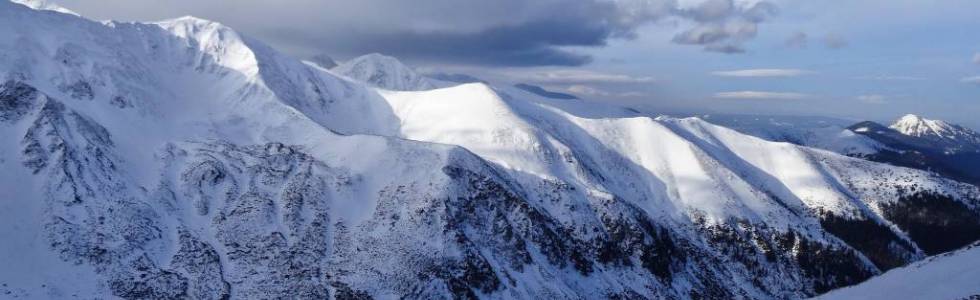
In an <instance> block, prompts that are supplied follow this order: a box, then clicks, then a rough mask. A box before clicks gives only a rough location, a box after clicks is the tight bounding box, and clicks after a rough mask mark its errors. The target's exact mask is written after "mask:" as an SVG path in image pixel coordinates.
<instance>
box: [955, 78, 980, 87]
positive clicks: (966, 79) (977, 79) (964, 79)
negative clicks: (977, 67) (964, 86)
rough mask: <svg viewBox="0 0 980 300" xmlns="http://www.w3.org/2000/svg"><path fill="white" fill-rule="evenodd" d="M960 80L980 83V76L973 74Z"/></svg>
mask: <svg viewBox="0 0 980 300" xmlns="http://www.w3.org/2000/svg"><path fill="white" fill-rule="evenodd" d="M960 82H963V83H969V84H976V85H980V76H973V77H967V78H963V79H960Z"/></svg>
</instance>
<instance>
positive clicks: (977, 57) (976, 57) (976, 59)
mask: <svg viewBox="0 0 980 300" xmlns="http://www.w3.org/2000/svg"><path fill="white" fill-rule="evenodd" d="M973 63H975V64H978V65H980V52H977V53H975V54H973Z"/></svg>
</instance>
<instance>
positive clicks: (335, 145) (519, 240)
mask: <svg viewBox="0 0 980 300" xmlns="http://www.w3.org/2000/svg"><path fill="white" fill-rule="evenodd" d="M381 71H383V73H387V74H390V72H387V70H381ZM369 78H370V77H369ZM0 79H2V82H3V83H2V84H0V145H2V146H0V170H2V171H0V191H2V192H3V193H4V194H3V198H2V199H4V200H2V201H3V202H0V205H2V208H3V209H4V211H3V212H2V215H0V217H4V218H0V228H2V229H0V239H2V240H3V241H5V243H4V244H2V245H0V254H3V255H2V256H0V259H4V260H5V261H3V262H2V264H3V265H5V266H14V267H13V268H6V269H2V270H0V287H2V288H3V289H4V290H0V292H4V293H5V295H13V296H11V297H17V298H63V297H72V296H71V295H79V297H82V298H124V299H145V298H153V299H185V298H193V299H215V298H218V299H220V298H232V299H252V298H278V297H288V298H327V297H333V298H341V299H350V298H367V297H374V298H394V297H398V298H412V299H440V298H501V299H502V298H525V299H535V298H699V297H703V298H754V299H773V298H800V297H806V296H812V295H816V294H818V293H821V292H824V291H828V290H830V289H833V288H836V287H840V286H844V285H850V284H854V283H857V282H859V281H862V280H864V279H867V278H869V277H871V276H874V275H876V274H879V273H880V272H881V271H883V270H886V269H890V268H894V267H897V266H901V265H904V264H906V263H909V262H912V261H915V260H918V259H921V258H922V257H924V256H925V255H926V254H932V253H934V252H936V251H946V250H949V249H952V248H955V247H959V246H962V245H964V244H966V243H968V242H970V241H972V240H976V238H977V236H976V235H977V233H980V230H976V229H977V228H980V223H978V222H977V220H978V219H980V218H978V210H977V206H978V200H977V199H978V196H977V194H978V191H977V189H976V188H974V187H972V186H969V185H964V184H960V183H957V182H954V181H950V180H946V179H943V178H939V177H936V176H935V175H934V174H930V173H926V172H920V171H914V170H910V169H903V168H895V167H890V166H887V165H881V164H875V163H871V162H867V161H862V160H857V159H852V158H847V157H842V156H839V155H835V154H833V153H829V152H824V151H819V150H813V149H809V148H803V147H797V146H794V145H790V144H783V143H772V142H766V141H763V140H760V139H757V138H753V137H748V136H745V135H742V134H739V133H737V132H735V131H732V130H728V129H725V128H722V127H718V126H714V125H710V124H707V123H705V122H703V121H701V120H698V119H670V118H663V119H651V118H639V117H625V116H627V115H629V114H624V113H623V110H621V109H618V108H612V107H606V106H597V105H594V104H589V103H586V102H582V101H577V100H560V101H558V100H549V99H545V98H540V97H537V96H535V95H534V94H530V93H527V92H524V91H521V90H519V89H516V88H512V87H505V88H499V89H497V88H492V87H489V86H487V85H484V84H467V85H459V86H455V87H450V88H444V89H436V90H431V91H423V92H392V91H387V90H378V89H376V88H374V87H371V85H370V84H365V83H359V82H354V81H351V80H350V79H346V78H341V77H338V76H335V75H333V73H331V72H329V71H326V70H323V69H321V68H319V67H315V66H310V65H307V64H304V63H302V62H300V61H298V60H296V59H293V58H290V57H288V56H285V55H282V54H280V53H278V52H276V51H275V50H273V49H271V48H269V47H267V46H265V45H263V44H261V43H259V42H257V41H254V40H252V39H250V38H248V37H245V36H241V35H239V34H238V33H236V32H235V31H234V30H232V29H230V28H228V27H226V26H223V25H221V24H218V23H215V22H210V21H206V20H201V19H196V18H191V17H185V18H180V19H175V20H169V21H164V22H159V23H152V24H142V23H119V22H103V23H99V22H93V21H90V20H86V19H83V18H80V17H77V16H73V15H69V14H61V13H57V12H52V11H37V10H32V9H30V8H28V7H25V6H21V5H17V4H13V3H9V2H5V1H2V2H0ZM936 219H942V220H944V222H941V223H936V222H933V220H936ZM937 230H940V231H948V232H949V233H950V234H949V235H944V236H948V237H949V238H938V239H937V238H936V237H935V235H930V234H929V233H932V232H936V231H937ZM14 257H15V258H16V261H11V258H14ZM6 292H10V293H6Z"/></svg>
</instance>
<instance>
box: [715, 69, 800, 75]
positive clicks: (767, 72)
mask: <svg viewBox="0 0 980 300" xmlns="http://www.w3.org/2000/svg"><path fill="white" fill-rule="evenodd" d="M711 74H712V75H715V76H724V77H796V76H800V75H807V74H813V72H811V71H807V70H800V69H747V70H734V71H715V72H711Z"/></svg>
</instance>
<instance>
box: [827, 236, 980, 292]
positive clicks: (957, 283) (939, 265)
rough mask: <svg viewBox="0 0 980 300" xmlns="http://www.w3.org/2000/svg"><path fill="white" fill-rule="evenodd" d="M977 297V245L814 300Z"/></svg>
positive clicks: (979, 250) (979, 277) (979, 251)
mask: <svg viewBox="0 0 980 300" xmlns="http://www.w3.org/2000/svg"><path fill="white" fill-rule="evenodd" d="M977 297H980V244H973V245H971V246H969V247H966V248H964V249H961V250H957V251H953V252H950V253H945V254H941V255H937V256H933V257H929V258H928V259H925V260H923V261H920V262H917V263H914V264H912V265H909V266H906V267H902V268H898V269H894V270H891V271H888V272H887V273H885V274H882V275H881V276H879V277H877V278H872V279H871V280H868V281H867V282H865V283H862V284H859V285H857V286H853V287H847V288H842V289H839V290H834V291H832V292H830V293H827V294H824V295H821V296H820V297H817V299H840V300H844V299H896V300H900V299H975V298H977Z"/></svg>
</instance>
